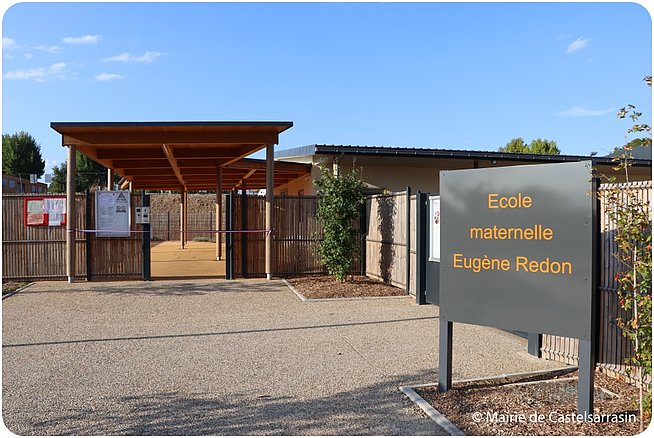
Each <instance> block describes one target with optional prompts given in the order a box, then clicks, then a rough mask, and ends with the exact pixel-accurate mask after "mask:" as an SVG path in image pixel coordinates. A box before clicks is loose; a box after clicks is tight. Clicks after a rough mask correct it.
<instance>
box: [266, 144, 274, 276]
mask: <svg viewBox="0 0 654 438" xmlns="http://www.w3.org/2000/svg"><path fill="white" fill-rule="evenodd" d="M274 152H275V151H274V145H272V144H269V145H266V230H268V231H267V232H266V278H267V279H268V280H272V276H273V271H272V267H273V260H272V257H273V232H272V227H273V200H274V196H275V161H274V158H275V157H274Z"/></svg>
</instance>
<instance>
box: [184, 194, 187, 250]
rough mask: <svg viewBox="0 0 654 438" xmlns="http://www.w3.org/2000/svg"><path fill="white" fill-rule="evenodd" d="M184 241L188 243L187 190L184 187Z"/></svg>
mask: <svg viewBox="0 0 654 438" xmlns="http://www.w3.org/2000/svg"><path fill="white" fill-rule="evenodd" d="M184 243H185V244H186V243H188V190H186V189H184Z"/></svg>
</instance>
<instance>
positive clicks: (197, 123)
mask: <svg viewBox="0 0 654 438" xmlns="http://www.w3.org/2000/svg"><path fill="white" fill-rule="evenodd" d="M139 126H151V127H159V126H161V127H166V126H282V127H285V128H286V129H288V128H290V127H292V126H293V122H271V121H210V120H209V121H166V122H50V127H51V128H52V129H56V128H95V127H98V128H99V127H117V128H120V127H126V128H128V127H130V128H131V127H139Z"/></svg>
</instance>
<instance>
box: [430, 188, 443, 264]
mask: <svg viewBox="0 0 654 438" xmlns="http://www.w3.org/2000/svg"><path fill="white" fill-rule="evenodd" d="M429 224H430V225H429V261H430V262H440V261H441V197H440V196H438V195H435V196H430V197H429Z"/></svg>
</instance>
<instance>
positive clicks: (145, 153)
mask: <svg viewBox="0 0 654 438" xmlns="http://www.w3.org/2000/svg"><path fill="white" fill-rule="evenodd" d="M96 150H97V154H96V155H97V158H98V159H100V160H104V159H110V160H115V159H123V160H125V159H132V160H149V159H152V158H166V155H164V153H163V151H162V150H161V147H160V146H158V147H157V149H154V148H129V149H127V148H120V149H104V148H96Z"/></svg>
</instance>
